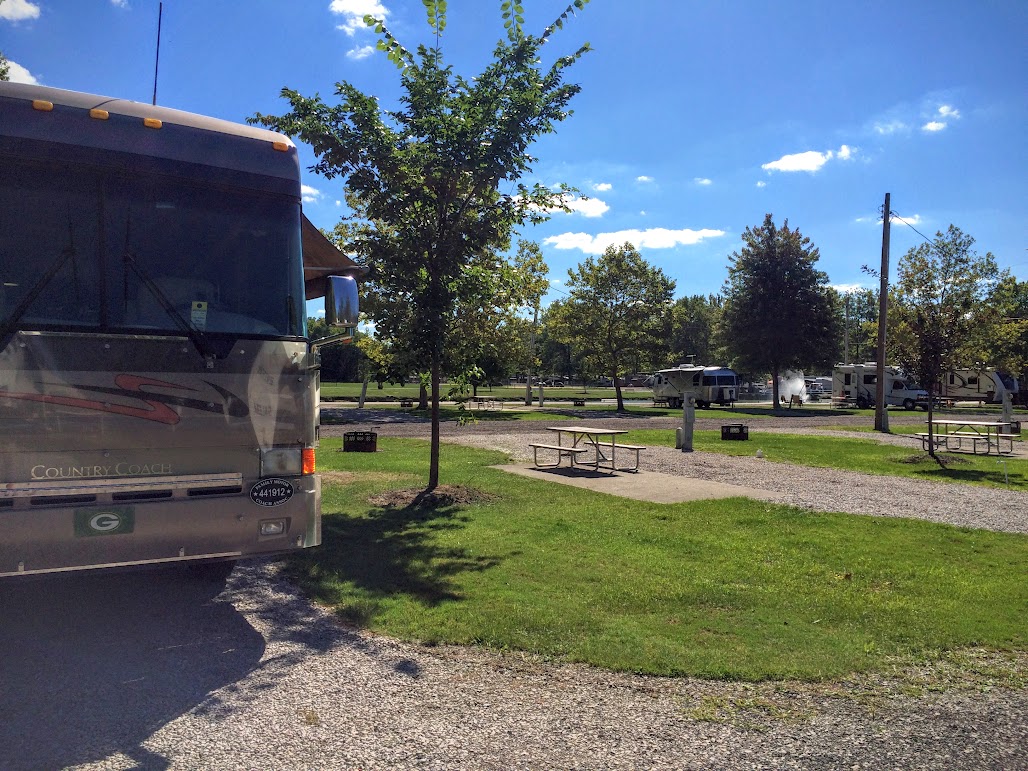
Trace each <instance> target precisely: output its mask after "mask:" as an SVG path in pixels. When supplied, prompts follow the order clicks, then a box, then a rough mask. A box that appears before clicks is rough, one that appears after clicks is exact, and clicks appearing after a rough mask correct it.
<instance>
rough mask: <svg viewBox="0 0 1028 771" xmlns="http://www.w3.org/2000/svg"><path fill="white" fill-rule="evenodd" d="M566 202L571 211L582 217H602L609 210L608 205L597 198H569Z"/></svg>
mask: <svg viewBox="0 0 1028 771" xmlns="http://www.w3.org/2000/svg"><path fill="white" fill-rule="evenodd" d="M566 203H567V205H568V208H570V209H571V211H573V212H578V213H579V214H581V215H582V216H583V217H602V216H603V215H604V214H605V213H606V212H608V211H610V207H609V206H608V205H607V204H606V203H604V202H603V201H601V200H600V199H599V198H589V199H585V198H571V199H570V200H568V201H567V202H566Z"/></svg>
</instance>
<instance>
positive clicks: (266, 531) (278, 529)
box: [260, 519, 286, 536]
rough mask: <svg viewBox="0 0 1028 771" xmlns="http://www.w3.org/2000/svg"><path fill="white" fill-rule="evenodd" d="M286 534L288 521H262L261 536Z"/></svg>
mask: <svg viewBox="0 0 1028 771" xmlns="http://www.w3.org/2000/svg"><path fill="white" fill-rule="evenodd" d="M285 532H286V521H285V520H284V519H262V520H261V522H260V533H261V535H265V536H267V535H283V534H285Z"/></svg>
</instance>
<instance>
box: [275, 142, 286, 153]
mask: <svg viewBox="0 0 1028 771" xmlns="http://www.w3.org/2000/svg"><path fill="white" fill-rule="evenodd" d="M271 146H272V147H274V148H275V149H276V150H278V151H279V152H280V153H284V152H287V151H288V150H289V143H288V142H272V143H271Z"/></svg>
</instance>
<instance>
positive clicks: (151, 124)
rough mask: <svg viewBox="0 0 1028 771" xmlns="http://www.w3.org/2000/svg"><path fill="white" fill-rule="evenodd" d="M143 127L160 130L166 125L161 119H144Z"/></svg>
mask: <svg viewBox="0 0 1028 771" xmlns="http://www.w3.org/2000/svg"><path fill="white" fill-rule="evenodd" d="M143 125H144V126H146V127H147V128H152V129H159V128H161V127H162V126H163V125H164V123H162V122H161V120H160V119H159V118H143Z"/></svg>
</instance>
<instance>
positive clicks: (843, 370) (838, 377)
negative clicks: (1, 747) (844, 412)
mask: <svg viewBox="0 0 1028 771" xmlns="http://www.w3.org/2000/svg"><path fill="white" fill-rule="evenodd" d="M877 389H878V364H877V363H876V362H873V361H869V362H866V363H864V364H836V365H835V368H834V369H833V370H832V401H833V403H835V404H843V405H847V404H848V405H853V406H856V407H858V408H860V409H862V410H863V409H867V408H868V407H873V406H874V405H875V402H876V400H877V398H878V396H877ZM885 404H886V406H892V407H902V408H903V409H905V410H912V409H915V408H917V407H921V408H922V409H927V408H928V392H927V391H925V390H924V389H923V388H921V387H920V386H918V385H917V384H916V383H914V382H913V381H912V380H911V379H910V378H909V377H907V376H906V375H905V374H904V373H903V370H901V369H899V368H898V367H890V366H886V367H885Z"/></svg>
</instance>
